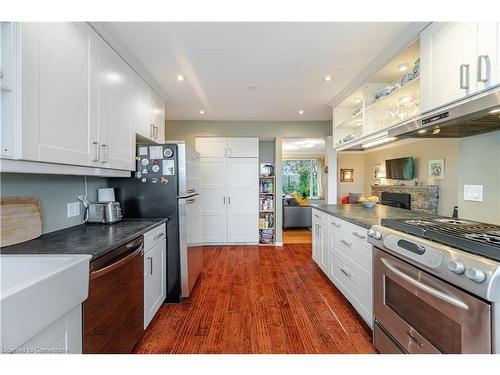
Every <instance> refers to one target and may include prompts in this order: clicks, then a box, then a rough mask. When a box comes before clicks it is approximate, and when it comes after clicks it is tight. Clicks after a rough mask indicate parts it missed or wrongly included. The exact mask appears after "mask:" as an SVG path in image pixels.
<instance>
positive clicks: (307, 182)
mask: <svg viewBox="0 0 500 375" xmlns="http://www.w3.org/2000/svg"><path fill="white" fill-rule="evenodd" d="M322 170H323V160H318V159H313V160H284V161H283V177H282V186H283V193H284V194H292V193H296V194H298V195H299V196H300V197H301V198H318V197H322V195H323V189H322Z"/></svg>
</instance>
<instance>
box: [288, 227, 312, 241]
mask: <svg viewBox="0 0 500 375" xmlns="http://www.w3.org/2000/svg"><path fill="white" fill-rule="evenodd" d="M283 243H284V244H292V243H312V232H311V231H310V230H309V229H307V228H297V229H283Z"/></svg>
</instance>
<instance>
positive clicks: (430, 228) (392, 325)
mask: <svg viewBox="0 0 500 375" xmlns="http://www.w3.org/2000/svg"><path fill="white" fill-rule="evenodd" d="M381 224H382V225H374V226H372V228H371V229H370V231H369V233H368V236H369V239H368V241H369V242H370V243H371V244H372V245H373V246H374V251H373V278H374V280H373V288H374V290H373V299H374V302H373V309H374V314H373V315H374V319H375V322H374V345H375V348H376V349H377V350H378V351H379V352H381V353H500V226H496V225H491V224H485V223H478V222H473V221H468V220H459V219H452V218H440V217H436V218H432V217H422V218H417V219H384V220H382V223H381Z"/></svg>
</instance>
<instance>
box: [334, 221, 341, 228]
mask: <svg viewBox="0 0 500 375" xmlns="http://www.w3.org/2000/svg"><path fill="white" fill-rule="evenodd" d="M332 225H333V226H335V227H337V228H340V224H337V223H336V222H335V221H332Z"/></svg>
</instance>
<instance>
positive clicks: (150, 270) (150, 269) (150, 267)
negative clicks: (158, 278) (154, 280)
mask: <svg viewBox="0 0 500 375" xmlns="http://www.w3.org/2000/svg"><path fill="white" fill-rule="evenodd" d="M148 261H149V274H150V275H152V274H153V257H148Z"/></svg>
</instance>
